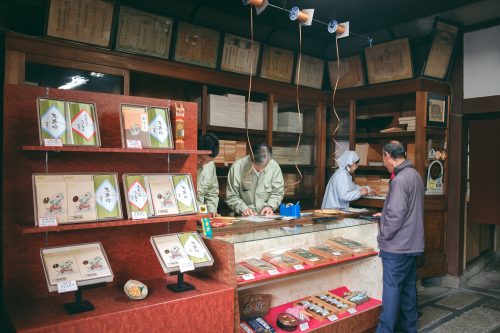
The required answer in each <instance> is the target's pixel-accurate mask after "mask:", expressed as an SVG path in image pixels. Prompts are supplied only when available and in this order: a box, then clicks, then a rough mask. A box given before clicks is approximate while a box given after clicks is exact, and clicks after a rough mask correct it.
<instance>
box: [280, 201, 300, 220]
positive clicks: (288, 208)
mask: <svg viewBox="0 0 500 333" xmlns="http://www.w3.org/2000/svg"><path fill="white" fill-rule="evenodd" d="M280 215H281V216H290V217H295V218H299V217H300V204H299V203H298V202H297V204H295V205H294V204H291V203H288V204H281V205H280Z"/></svg>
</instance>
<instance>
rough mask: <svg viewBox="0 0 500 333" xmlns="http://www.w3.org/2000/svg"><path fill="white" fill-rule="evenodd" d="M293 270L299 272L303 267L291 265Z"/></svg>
mask: <svg viewBox="0 0 500 333" xmlns="http://www.w3.org/2000/svg"><path fill="white" fill-rule="evenodd" d="M293 268H295V270H296V271H300V270H301V269H304V266H302V265H293Z"/></svg>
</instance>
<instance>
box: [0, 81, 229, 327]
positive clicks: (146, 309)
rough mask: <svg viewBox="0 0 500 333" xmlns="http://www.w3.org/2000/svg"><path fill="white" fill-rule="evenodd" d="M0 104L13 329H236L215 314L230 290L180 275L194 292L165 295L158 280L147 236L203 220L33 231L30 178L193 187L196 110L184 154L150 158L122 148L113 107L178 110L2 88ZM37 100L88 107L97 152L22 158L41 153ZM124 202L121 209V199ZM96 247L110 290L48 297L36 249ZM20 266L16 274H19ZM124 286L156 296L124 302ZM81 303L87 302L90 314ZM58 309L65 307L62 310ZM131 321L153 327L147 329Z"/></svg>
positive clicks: (124, 99) (191, 108)
mask: <svg viewBox="0 0 500 333" xmlns="http://www.w3.org/2000/svg"><path fill="white" fill-rule="evenodd" d="M4 96H5V99H4V101H5V103H4V107H3V110H4V112H3V118H4V121H5V122H8V123H10V124H11V125H10V126H6V127H4V133H3V139H4V140H3V142H4V144H3V151H4V156H5V158H4V163H3V170H4V174H3V179H2V180H3V182H4V189H5V191H7V192H9V193H10V195H9V196H4V197H3V200H2V204H3V210H2V231H3V232H2V242H3V245H2V246H3V251H4V260H3V267H2V268H3V272H4V274H3V285H5V286H9V288H8V290H7V289H6V290H5V292H4V304H5V308H6V309H5V310H6V312H7V314H8V316H9V319H10V321H11V322H12V326H13V328H14V330H15V331H17V332H32V333H34V332H40V333H42V332H43V333H45V332H54V331H61V330H69V331H82V330H83V331H89V332H90V331H92V332H108V331H144V330H145V328H146V327H148V326H147V325H148V323H149V322H150V321H153V322H154V323H155V327H156V328H157V330H158V331H169V330H171V331H175V332H203V331H216V330H217V327H221V325H222V326H223V327H230V328H233V325H234V324H233V320H232V318H233V315H234V312H233V311H229V312H228V313H227V314H226V313H223V314H221V311H220V309H219V308H218V306H214V304H229V303H230V302H232V301H233V298H234V290H233V288H232V287H231V286H228V285H226V284H223V283H219V282H218V281H216V280H214V279H213V278H211V277H208V278H205V277H203V278H198V277H196V276H185V277H184V279H185V280H187V281H188V282H190V283H193V284H194V285H196V290H194V291H192V292H191V293H189V297H186V296H184V295H185V294H182V293H180V294H177V293H174V292H172V291H170V290H169V289H167V288H165V284H166V283H167V282H166V281H165V273H164V272H163V270H162V269H161V266H160V265H158V264H157V263H156V262H155V261H156V258H155V255H154V252H153V251H152V250H151V245H150V243H149V239H150V237H151V236H152V235H159V234H164V233H178V232H183V231H189V230H192V231H194V230H195V229H196V220H199V219H200V218H201V217H204V215H201V214H193V215H179V216H165V217H158V218H154V219H153V218H151V219H148V220H132V219H123V220H114V221H105V222H93V223H81V224H64V225H63V224H61V225H58V226H54V227H46V229H44V228H40V227H35V226H34V207H33V200H32V198H33V186H32V174H33V173H41V172H46V173H71V172H79V173H87V172H96V171H98V172H116V173H118V175H119V179H120V177H121V175H123V174H124V173H190V174H191V175H192V177H193V183H196V169H197V166H196V160H197V158H196V155H197V154H198V153H199V152H198V151H197V150H196V144H197V139H196V133H197V132H196V125H197V105H196V104H195V103H189V102H183V105H184V108H185V117H184V121H185V131H186V133H192V135H187V136H186V137H185V138H184V150H180V151H179V150H175V149H174V150H171V151H168V152H167V151H162V152H161V153H157V151H156V150H153V149H148V150H145V149H143V150H139V149H136V150H133V149H126V148H122V143H121V128H120V122H119V120H120V119H119V110H120V105H121V104H132V105H155V106H158V107H164V108H166V107H168V106H170V105H171V104H172V103H174V102H175V101H168V100H165V99H152V98H146V97H137V96H122V95H114V94H102V93H91V92H85V91H74V90H60V89H45V88H42V87H31V86H24V85H10V84H7V85H5V87H4ZM38 97H45V98H53V99H61V100H72V101H82V102H92V103H95V104H96V110H97V116H98V118H99V127H100V133H101V143H102V147H92V148H87V147H71V149H69V148H70V147H68V149H67V147H56V148H57V150H60V152H59V153H56V152H52V151H48V150H49V149H47V147H41V146H40V148H36V150H31V149H30V148H27V150H23V149H22V147H36V146H38V145H39V134H38V118H37V113H36V100H37V98H38ZM174 120H175V116H174V117H173V121H174ZM13 143H14V144H13ZM54 149H55V148H54ZM139 151H140V152H139ZM40 152H41V153H40ZM44 155H45V156H44ZM122 193H123V192H122ZM121 200H122V202H124V198H123V196H122V197H121ZM23 232H25V233H23ZM95 241H100V242H101V243H102V245H103V247H104V248H105V249H106V254H107V256H108V257H109V259H110V265H111V266H112V267H113V270H114V272H115V274H114V279H113V282H111V283H108V284H107V285H106V287H105V288H99V289H95V290H88V291H84V293H85V295H83V294H82V292H81V291H80V292H79V293H77V294H75V295H74V296H73V295H72V294H61V295H57V297H54V296H53V295H50V294H49V292H48V291H47V286H46V277H45V275H44V272H43V269H41V268H42V267H41V266H42V263H41V262H40V254H39V250H40V249H41V248H47V247H55V246H64V245H68V244H79V243H86V242H95ZM19 262H22V263H23V265H18V263H19ZM130 278H133V279H136V280H139V281H143V282H145V283H146V284H147V285H148V288H149V287H150V288H149V289H150V290H154V292H152V293H150V294H149V295H148V297H147V298H145V299H144V300H141V301H140V302H138V301H132V300H130V299H129V298H128V297H127V296H126V295H125V293H124V292H123V285H122V283H124V282H125V281H127V280H128V279H130ZM193 281H194V282H193ZM160 289H161V290H160ZM85 298H87V299H88V300H89V301H91V302H92V304H93V306H94V307H95V309H94V310H93V311H91V310H89V309H90V307H89V305H88V304H87V302H85ZM65 303H69V304H68V305H67V306H66V307H64V304H65ZM208 305H209V306H208ZM65 309H66V310H67V311H68V312H66V311H65ZM202 309H203V310H202ZM82 310H87V312H85V313H84V314H81V315H68V313H69V312H70V311H71V312H74V313H79V312H80V311H82ZM189 311H195V312H200V313H204V314H206V317H203V316H202V317H198V318H197V319H196V320H193V318H192V317H187V316H184V314H185V313H187V312H189ZM137 318H149V319H150V320H149V321H148V322H147V323H146V322H144V321H143V320H137Z"/></svg>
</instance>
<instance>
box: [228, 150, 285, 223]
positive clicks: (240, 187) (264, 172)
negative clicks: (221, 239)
mask: <svg viewBox="0 0 500 333" xmlns="http://www.w3.org/2000/svg"><path fill="white" fill-rule="evenodd" d="M252 150H253V159H252V157H251V156H250V155H248V156H246V157H243V158H241V159H239V160H237V161H236V162H235V163H234V164H233V165H232V166H231V169H230V170H229V174H228V176H227V189H226V203H227V204H228V206H229V208H231V209H232V210H233V211H234V212H235V213H236V214H238V215H243V216H250V215H272V214H273V212H274V211H275V210H276V209H277V208H278V207H279V205H280V203H281V200H283V195H284V194H285V190H284V187H285V186H284V181H283V174H282V173H281V169H280V166H279V165H278V163H277V162H276V161H275V160H273V159H272V154H271V153H272V151H271V147H269V146H268V145H267V144H266V143H259V144H256V145H254V146H253V147H252Z"/></svg>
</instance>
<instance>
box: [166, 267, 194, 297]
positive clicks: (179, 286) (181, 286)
mask: <svg viewBox="0 0 500 333" xmlns="http://www.w3.org/2000/svg"><path fill="white" fill-rule="evenodd" d="M175 275H177V283H169V284H167V288H168V289H170V290H172V291H173V292H175V293H182V292H184V291H189V290H194V289H196V288H195V287H194V286H193V285H192V284H190V283H187V282H184V273H180V272H179V273H175Z"/></svg>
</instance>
